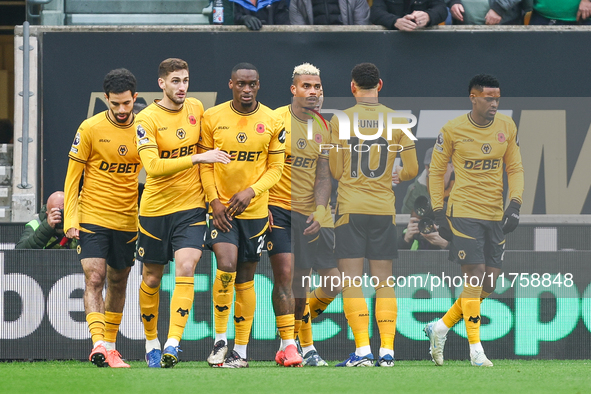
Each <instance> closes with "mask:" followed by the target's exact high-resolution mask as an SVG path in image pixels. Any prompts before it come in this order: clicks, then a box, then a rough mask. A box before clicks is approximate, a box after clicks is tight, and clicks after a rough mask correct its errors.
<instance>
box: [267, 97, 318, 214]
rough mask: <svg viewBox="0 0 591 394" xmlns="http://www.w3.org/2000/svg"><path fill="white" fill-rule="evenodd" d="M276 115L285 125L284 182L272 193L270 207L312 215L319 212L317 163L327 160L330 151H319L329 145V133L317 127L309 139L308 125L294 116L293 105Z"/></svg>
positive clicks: (315, 126)
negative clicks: (317, 205)
mask: <svg viewBox="0 0 591 394" xmlns="http://www.w3.org/2000/svg"><path fill="white" fill-rule="evenodd" d="M275 111H276V112H277V113H278V114H279V115H280V116H281V117H282V118H283V121H284V123H285V132H286V140H285V165H284V167H283V174H282V175H281V179H280V180H279V182H277V184H276V185H275V186H273V187H272V188H271V190H270V191H269V205H275V206H278V207H281V208H284V209H287V210H292V209H293V211H295V212H299V213H301V214H303V215H310V214H311V213H312V212H314V211H315V210H316V202H315V199H314V182H315V180H316V166H317V164H318V160H328V150H324V151H321V149H320V147H321V144H328V143H330V133H329V131H328V129H326V128H324V129H322V128H320V127H318V126H317V124H314V128H313V130H314V134H313V136H312V139H308V122H307V121H306V120H302V119H299V118H298V117H297V116H295V115H294V114H293V112H292V111H291V105H286V106H284V107H280V108H277V109H276V110H275Z"/></svg>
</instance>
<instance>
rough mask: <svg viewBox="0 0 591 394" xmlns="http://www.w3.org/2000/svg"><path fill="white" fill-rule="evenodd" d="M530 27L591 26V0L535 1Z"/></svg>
mask: <svg viewBox="0 0 591 394" xmlns="http://www.w3.org/2000/svg"><path fill="white" fill-rule="evenodd" d="M533 2H534V7H533V8H534V10H533V12H532V15H531V19H530V21H529V24H530V25H579V24H580V25H591V1H590V0H533Z"/></svg>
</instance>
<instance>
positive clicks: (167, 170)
mask: <svg viewBox="0 0 591 394" xmlns="http://www.w3.org/2000/svg"><path fill="white" fill-rule="evenodd" d="M138 152H139V154H140V160H141V162H142V165H143V166H144V168H145V169H146V173H147V174H148V175H150V176H151V177H154V178H157V177H161V176H168V175H173V174H176V173H177V172H181V171H184V170H187V169H189V168H191V167H193V165H194V164H193V161H192V159H191V156H184V157H178V158H174V159H161V158H160V157H159V156H158V149H157V148H156V147H154V148H152V147H146V148H143V147H142V148H140V149H138Z"/></svg>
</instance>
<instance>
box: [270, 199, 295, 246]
mask: <svg viewBox="0 0 591 394" xmlns="http://www.w3.org/2000/svg"><path fill="white" fill-rule="evenodd" d="M269 211H271V214H272V215H273V227H272V228H269V230H270V231H269V232H268V233H267V239H266V241H267V243H266V245H265V246H266V248H267V253H268V254H269V256H274V255H276V254H280V253H293V244H292V242H291V211H288V210H287V209H284V208H281V207H276V206H274V205H269ZM271 230H272V231H271Z"/></svg>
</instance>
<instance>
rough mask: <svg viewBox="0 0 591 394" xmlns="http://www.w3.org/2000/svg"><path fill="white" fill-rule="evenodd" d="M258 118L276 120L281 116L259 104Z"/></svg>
mask: <svg viewBox="0 0 591 394" xmlns="http://www.w3.org/2000/svg"><path fill="white" fill-rule="evenodd" d="M257 115H259V116H268V117H269V118H273V119H278V118H281V115H280V114H279V113H278V112H276V110H274V109H271V108H269V107H267V106H266V105H265V104H263V103H261V102H259V109H258V111H257Z"/></svg>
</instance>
